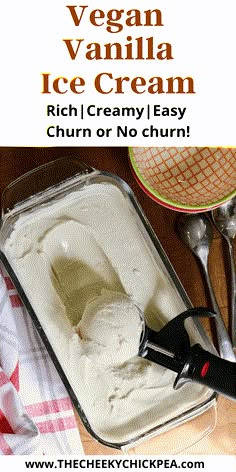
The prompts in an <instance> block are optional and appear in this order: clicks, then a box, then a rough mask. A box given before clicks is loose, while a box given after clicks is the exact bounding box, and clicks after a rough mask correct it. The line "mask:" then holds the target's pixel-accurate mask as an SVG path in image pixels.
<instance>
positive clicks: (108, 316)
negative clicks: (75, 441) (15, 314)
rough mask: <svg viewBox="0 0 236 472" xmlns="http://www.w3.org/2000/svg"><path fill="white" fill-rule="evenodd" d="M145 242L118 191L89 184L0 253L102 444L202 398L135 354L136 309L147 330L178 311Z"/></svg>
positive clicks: (43, 213)
mask: <svg viewBox="0 0 236 472" xmlns="http://www.w3.org/2000/svg"><path fill="white" fill-rule="evenodd" d="M149 244H152V243H151V242H150V241H149V243H148V242H147V240H146V234H145V230H144V228H143V225H142V223H141V221H140V220H139V218H138V217H137V215H136V212H135V210H134V208H133V206H132V205H131V204H130V202H129V200H128V199H127V198H125V197H124V195H123V193H122V192H121V191H120V190H119V189H118V188H117V187H116V186H115V185H113V184H111V183H93V184H92V183H91V184H90V185H86V186H85V187H84V188H83V189H82V190H78V191H74V192H72V193H70V194H69V195H67V196H64V197H63V198H62V199H58V200H57V201H55V202H54V203H53V202H51V203H50V204H45V205H41V206H40V207H38V208H37V209H35V210H31V211H28V212H26V213H25V214H24V215H23V214H22V215H21V216H19V218H18V219H17V221H16V222H15V224H14V229H13V231H12V233H11V235H10V237H9V238H8V239H7V240H6V243H5V247H4V251H5V253H6V255H7V257H8V259H9V261H10V263H11V265H12V267H13V269H14V270H15V272H16V274H17V276H18V278H19V280H20V282H21V284H22V286H23V288H24V290H25V292H26V294H27V296H28V298H29V300H30V302H31V304H32V306H33V308H34V310H35V312H36V314H37V317H38V318H39V320H40V322H41V324H42V326H43V328H44V330H45V332H46V334H47V337H48V339H49V341H50V343H51V345H52V347H53V349H54V351H55V353H56V355H57V357H58V360H59V362H60V363H61V365H62V367H63V369H64V371H65V373H66V375H67V378H68V380H69V382H70V384H71V386H72V388H73V390H74V392H75V394H76V395H77V396H78V399H79V402H80V404H81V406H82V409H83V410H84V412H85V414H86V416H87V418H88V420H89V422H90V425H91V427H92V429H93V430H94V432H95V433H96V434H97V435H98V436H99V437H101V438H102V439H103V440H105V441H108V442H112V443H120V442H126V441H129V440H131V439H133V438H134V437H136V436H138V435H139V434H142V433H144V432H146V431H148V430H149V429H151V428H153V427H155V426H157V425H160V424H162V423H164V422H166V421H168V420H172V419H173V418H175V417H176V416H178V415H180V414H181V413H183V412H185V411H187V410H188V409H190V408H192V407H194V406H195V405H197V404H199V403H200V402H201V401H205V400H206V399H207V398H208V396H209V392H208V390H207V389H205V388H203V387H201V386H198V385H186V386H184V387H183V388H182V389H180V390H178V391H174V390H173V387H172V385H173V382H174V379H175V374H174V373H172V372H171V371H169V370H166V369H164V368H162V367H160V366H158V365H156V364H154V363H150V362H149V361H146V360H145V359H142V358H140V357H138V356H137V355H136V354H137V348H138V342H139V337H140V332H141V321H140V318H139V316H138V311H137V308H136V305H138V306H139V307H140V308H141V310H142V311H143V312H144V313H145V317H146V321H147V323H148V324H149V325H150V326H151V327H153V328H156V329H160V327H162V326H163V325H164V324H165V323H166V322H167V321H168V319H171V318H172V317H173V316H176V315H177V314H178V313H180V312H182V311H184V310H185V306H184V304H183V301H182V299H181V298H180V296H179V294H178V293H177V291H176V290H175V289H174V288H173V287H172V285H171V283H170V281H169V279H168V276H167V274H166V272H165V270H164V268H163V264H162V263H161V260H160V258H159V257H158V255H157V256H154V255H153V254H152V252H151V250H150V246H149ZM78 333H79V334H78Z"/></svg>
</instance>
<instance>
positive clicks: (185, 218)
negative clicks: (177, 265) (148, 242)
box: [177, 214, 236, 362]
mask: <svg viewBox="0 0 236 472" xmlns="http://www.w3.org/2000/svg"><path fill="white" fill-rule="evenodd" d="M177 230H178V233H179V235H180V237H181V239H182V240H183V241H184V243H185V244H186V245H187V246H188V247H189V248H190V249H191V251H192V252H193V253H194V254H195V256H197V257H198V259H199V260H200V262H201V264H202V268H203V271H204V275H205V278H206V282H207V286H208V289H209V293H210V297H211V302H212V306H213V309H214V311H215V312H216V314H217V316H216V317H215V323H216V334H217V340H218V347H219V352H220V355H221V357H222V358H223V359H227V360H229V361H232V362H235V361H236V358H235V355H234V351H233V347H232V344H231V341H230V338H229V336H228V333H227V331H226V327H225V324H224V321H223V319H222V316H221V313H220V309H219V306H218V303H217V300H216V297H215V294H214V290H213V287H212V284H211V280H210V277H209V272H208V256H209V250H210V245H211V242H212V227H211V223H210V221H209V219H208V218H207V216H206V215H205V214H182V215H180V216H179V218H178V219H177Z"/></svg>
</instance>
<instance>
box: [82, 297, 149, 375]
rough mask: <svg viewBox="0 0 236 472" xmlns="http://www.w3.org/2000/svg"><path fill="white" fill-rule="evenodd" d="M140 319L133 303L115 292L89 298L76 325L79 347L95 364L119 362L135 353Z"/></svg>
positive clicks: (137, 344)
mask: <svg viewBox="0 0 236 472" xmlns="http://www.w3.org/2000/svg"><path fill="white" fill-rule="evenodd" d="M142 328H143V321H142V319H141V316H140V311H139V309H138V307H137V306H136V305H135V303H134V302H133V301H132V300H131V299H130V298H129V297H127V296H126V295H124V294H122V293H118V292H110V291H105V290H104V291H103V292H102V293H101V295H100V296H99V297H96V298H94V299H93V300H91V301H90V302H89V303H88V304H87V305H86V308H85V311H84V314H83V317H82V319H81V321H80V322H79V324H78V329H79V334H80V336H81V338H82V343H83V346H84V348H85V350H86V352H87V355H88V356H89V357H90V358H94V362H95V363H97V364H103V365H106V366H113V365H119V364H123V363H124V362H126V361H128V360H129V359H131V358H132V357H134V356H137V354H138V350H139V343H140V338H141V334H142Z"/></svg>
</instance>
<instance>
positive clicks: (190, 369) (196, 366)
mask: <svg viewBox="0 0 236 472" xmlns="http://www.w3.org/2000/svg"><path fill="white" fill-rule="evenodd" d="M190 379H191V380H193V381H195V382H198V383H200V384H203V385H206V386H207V387H210V388H212V389H213V390H214V391H215V392H218V393H221V394H223V395H225V396H227V397H229V398H233V399H234V400H236V363H235V362H229V361H226V360H225V359H221V358H220V357H217V356H215V355H214V354H211V353H210V352H208V351H205V349H203V348H202V347H201V346H200V345H199V344H195V345H194V346H192V347H191V349H190V352H189V356H188V359H187V361H186V363H185V365H184V367H183V369H182V371H181V372H180V373H179V375H178V377H177V379H176V382H175V385H176V388H178V383H180V385H181V384H183V383H184V381H188V380H190Z"/></svg>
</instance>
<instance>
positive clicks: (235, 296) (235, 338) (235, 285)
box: [227, 239, 236, 348]
mask: <svg viewBox="0 0 236 472" xmlns="http://www.w3.org/2000/svg"><path fill="white" fill-rule="evenodd" d="M227 241H228V246H229V256H230V269H231V317H232V318H231V335H232V343H233V347H234V348H236V275H235V262H234V249H233V242H232V240H231V239H227Z"/></svg>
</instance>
